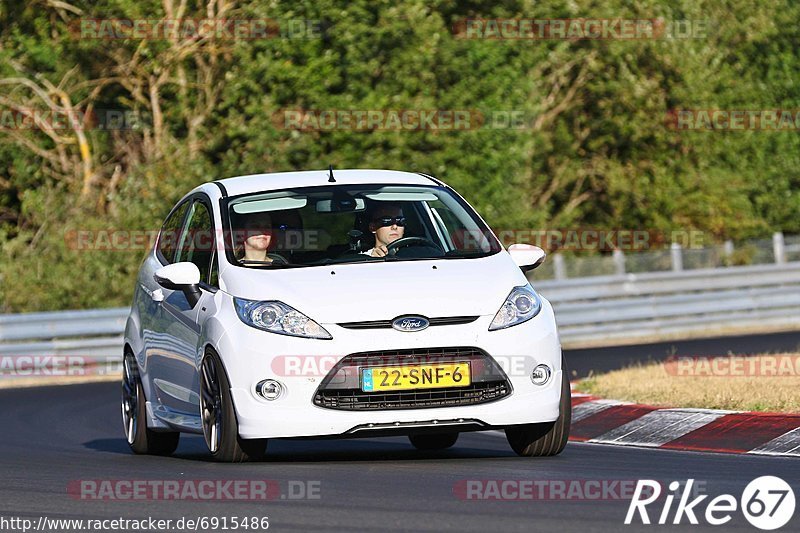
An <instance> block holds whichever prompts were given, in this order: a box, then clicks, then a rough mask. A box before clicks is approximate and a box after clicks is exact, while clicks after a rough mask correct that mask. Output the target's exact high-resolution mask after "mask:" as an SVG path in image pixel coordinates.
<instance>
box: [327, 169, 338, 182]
mask: <svg viewBox="0 0 800 533" xmlns="http://www.w3.org/2000/svg"><path fill="white" fill-rule="evenodd" d="M328 183H336V180H335V179H334V177H333V165H328Z"/></svg>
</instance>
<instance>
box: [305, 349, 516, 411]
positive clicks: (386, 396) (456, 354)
mask: <svg viewBox="0 0 800 533" xmlns="http://www.w3.org/2000/svg"><path fill="white" fill-rule="evenodd" d="M464 361H468V362H469V363H470V368H471V373H472V383H471V384H470V385H468V386H466V387H449V388H441V389H419V390H402V391H379V392H364V391H362V390H361V383H360V375H361V369H362V368H368V367H376V366H391V365H401V366H407V365H414V364H430V363H447V362H464ZM509 394H511V383H510V382H509V381H508V378H507V376H506V375H505V373H504V372H503V371H502V369H500V367H499V366H498V365H497V363H496V362H495V361H494V360H493V359H492V358H491V357H489V355H488V354H486V353H485V352H484V351H483V350H480V349H478V348H470V347H459V348H425V349H413V350H386V351H379V352H363V353H357V354H351V355H348V356H347V357H345V358H344V359H342V360H341V361H340V362H339V363H338V364H337V365H336V366H335V367H334V368H333V369H331V371H330V372H329V373H328V375H327V376H326V377H325V379H324V380H323V381H322V384H321V385H320V386H319V388H318V389H317V392H316V393H315V394H314V404H315V405H317V406H319V407H324V408H327V409H340V410H349V411H356V410H360V411H363V410H374V411H377V410H385V409H424V408H430V407H451V406H464V405H476V404H480V403H486V402H491V401H494V400H499V399H500V398H504V397H506V396H508V395H509Z"/></svg>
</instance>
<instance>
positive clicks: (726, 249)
mask: <svg viewBox="0 0 800 533" xmlns="http://www.w3.org/2000/svg"><path fill="white" fill-rule="evenodd" d="M722 253H723V254H724V255H725V257H730V256H732V255H733V241H732V240H730V239H728V240H727V241H725V243H724V244H723V245H722Z"/></svg>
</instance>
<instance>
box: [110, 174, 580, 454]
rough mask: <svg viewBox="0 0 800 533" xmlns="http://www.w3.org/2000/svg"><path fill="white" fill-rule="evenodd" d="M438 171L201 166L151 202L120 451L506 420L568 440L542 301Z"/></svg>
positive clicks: (550, 438)
mask: <svg viewBox="0 0 800 533" xmlns="http://www.w3.org/2000/svg"><path fill="white" fill-rule="evenodd" d="M544 258H545V254H544V252H543V251H542V250H541V249H540V248H537V247H534V246H528V245H513V246H510V247H509V248H508V250H505V249H504V248H503V246H502V245H501V243H500V242H499V241H498V239H497V237H496V236H495V235H494V234H493V233H492V231H491V230H490V229H489V227H488V226H487V225H486V223H485V222H484V221H483V220H482V219H481V218H480V216H478V214H477V213H476V212H475V211H474V210H473V209H472V208H471V207H470V205H469V204H468V203H467V202H466V201H465V200H464V199H463V198H462V197H461V196H459V195H458V193H456V192H455V191H454V190H453V189H451V188H450V187H448V186H447V185H445V184H444V183H443V182H441V181H439V180H438V179H436V178H433V177H431V176H427V175H424V174H414V173H408V172H398V171H389V170H336V171H334V170H332V169H331V170H328V171H307V172H286V173H275V174H260V175H252V176H242V177H236V178H230V179H224V180H219V181H214V182H210V183H205V184H203V185H201V186H199V187H197V188H196V189H194V190H193V191H191V192H190V193H189V194H187V195H186V196H185V197H184V198H183V199H182V200H181V201H180V202H178V204H177V205H176V206H175V207H174V208H173V209H172V210H171V211H170V213H169V215H168V216H167V218H166V220H165V222H164V225H163V227H162V229H161V232H160V233H159V237H158V239H157V241H156V243H155V246H154V248H153V250H152V251H150V252H149V253H148V255H147V257H146V258H145V260H144V262H143V264H142V266H141V269H140V272H139V277H138V279H137V283H136V290H135V295H134V298H133V305H132V307H131V313H130V316H129V317H128V320H127V325H126V328H125V346H124V365H123V368H124V375H123V382H122V395H123V397H122V416H123V423H124V428H125V433H126V436H127V440H128V444H129V445H130V447H131V448H132V450H133V451H134V452H136V453H151V454H169V453H172V452H173V451H174V450H175V449H176V447H177V445H178V439H179V436H180V433H182V432H185V433H197V434H203V435H204V437H205V441H206V444H207V445H208V449H209V451H210V452H211V454H212V456H213V457H214V458H215V459H217V460H220V461H245V460H254V459H258V458H259V457H261V456H262V455H263V454H264V452H265V450H266V445H267V440H268V439H271V438H283V437H321V436H325V437H331V436H341V437H371V436H383V435H407V436H408V437H409V439H410V441H411V444H413V445H414V446H415V447H416V448H418V449H423V450H436V449H444V448H447V447H450V446H452V445H453V444H455V442H456V440H457V438H458V435H459V433H460V432H465V431H481V430H498V429H502V430H505V433H506V436H507V438H508V441H509V444H510V445H511V447H512V448H513V450H514V451H515V452H516V453H517V454H519V455H523V456H543V455H555V454H558V453H559V452H561V451H562V450H563V448H564V446H565V444H566V442H567V437H568V433H569V426H570V416H571V404H570V388H569V379H568V375H567V372H566V368H565V366H564V361H563V358H562V354H561V345H560V340H559V336H558V332H557V329H556V323H555V318H554V315H553V309H552V307H551V306H550V303H549V302H548V301H547V300H546V299H544V298H542V297H541V296H540V295H538V294H537V293H536V292H535V291H534V289H533V288H532V287H531V285H530V284H529V282H528V280H527V278H526V276H525V274H524V272H525V271H527V270H530V269H533V268H535V267H537V266H538V265H539V264H541V262H542V261H543V260H544Z"/></svg>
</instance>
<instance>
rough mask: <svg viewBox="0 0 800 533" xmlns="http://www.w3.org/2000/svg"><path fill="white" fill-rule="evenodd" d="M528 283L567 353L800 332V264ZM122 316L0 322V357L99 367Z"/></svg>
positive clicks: (95, 313) (117, 346) (115, 345)
mask: <svg viewBox="0 0 800 533" xmlns="http://www.w3.org/2000/svg"><path fill="white" fill-rule="evenodd" d="M531 280H532V283H533V285H534V287H535V288H536V289H537V290H538V291H539V292H540V293H541V294H543V295H544V296H545V297H546V298H548V299H549V300H550V301H551V302H552V303H553V307H554V308H555V311H556V320H557V322H558V324H559V331H560V334H561V340H562V343H563V345H564V346H565V347H579V346H602V345H613V344H622V343H632V342H641V341H649V340H659V339H668V338H687V337H700V336H709V335H714V334H726V333H728V334H730V333H744V332H759V331H775V330H783V329H800V262H793V263H784V264H771V265H759V266H743V267H727V268H716V269H703V270H685V271H682V272H657V273H653V272H651V273H643V274H625V275H616V276H596V277H589V278H577V279H568V280H547V281H536V275H535V271H533V272H532V273H531ZM128 311H129V310H128V308H126V307H125V308H115V309H102V310H89V311H60V312H52V313H27V314H16V315H0V356H4V357H9V356H31V355H39V356H42V355H56V356H59V355H64V356H81V357H82V360H83V361H90V362H91V361H96V362H105V361H106V360H107V358H109V357H112V358H114V357H119V356H120V355H121V350H122V333H123V331H124V328H125V320H126V317H127V314H128ZM2 370H3V369H2V368H0V375H2Z"/></svg>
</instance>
